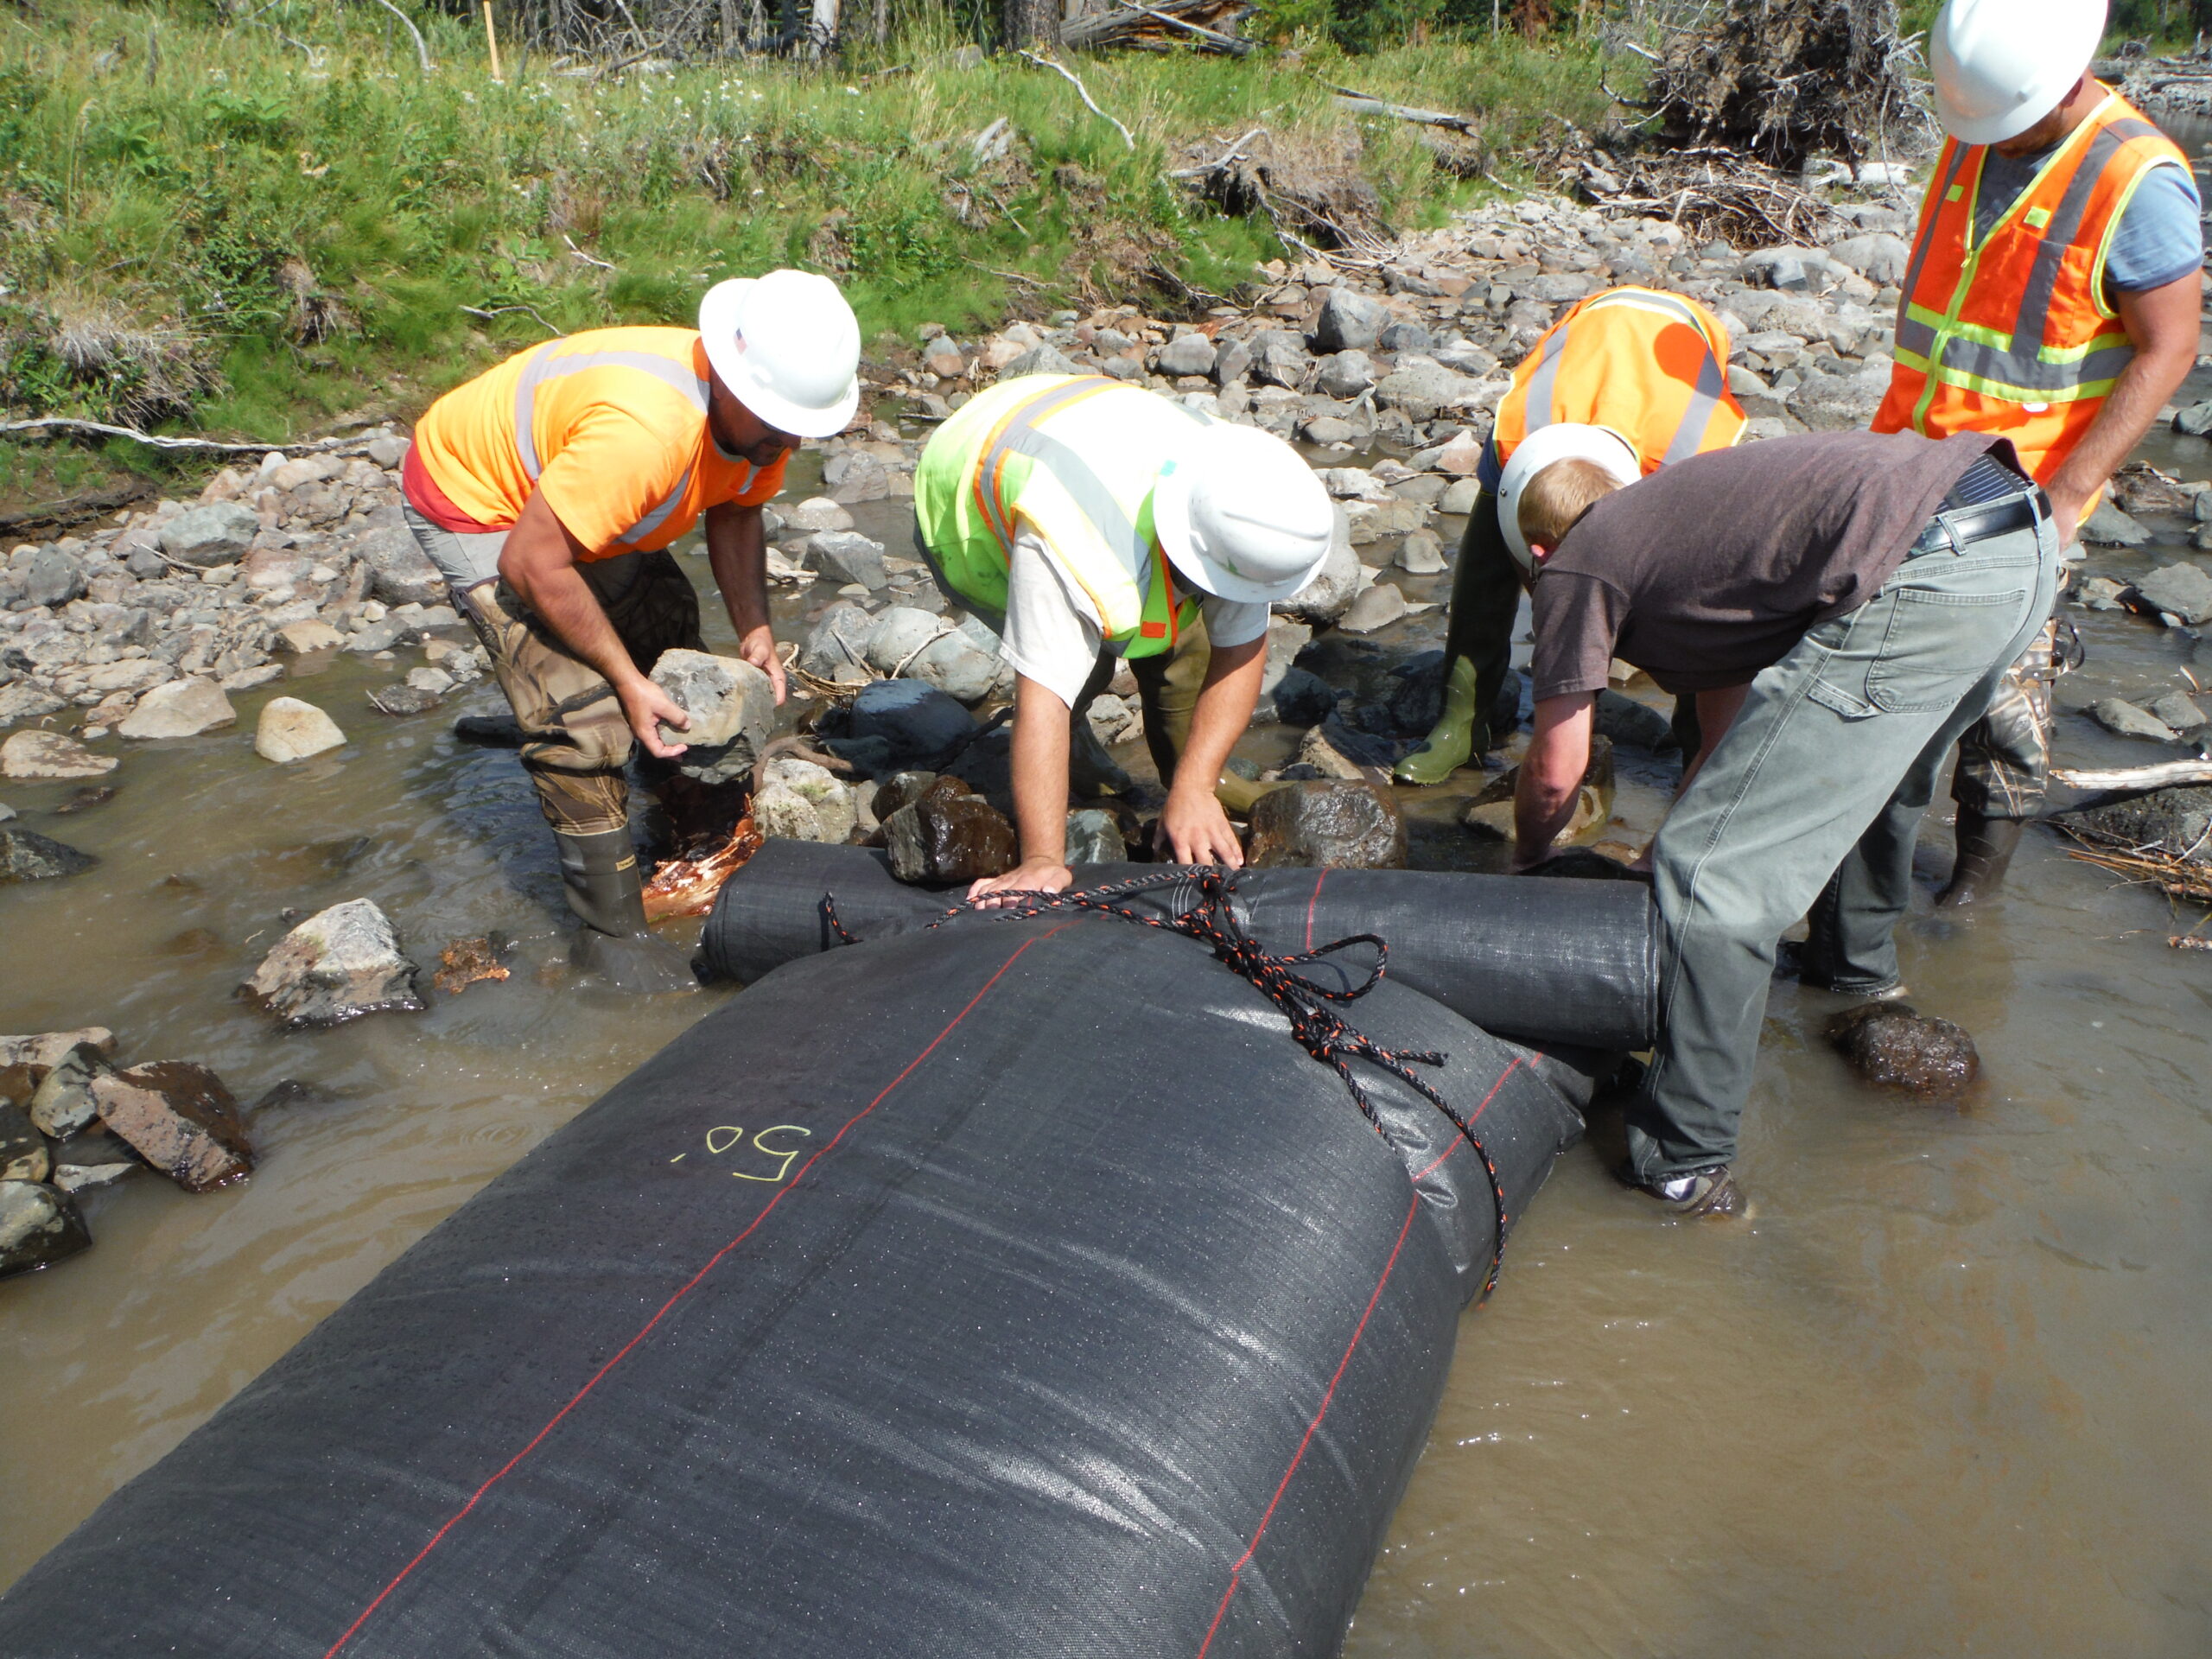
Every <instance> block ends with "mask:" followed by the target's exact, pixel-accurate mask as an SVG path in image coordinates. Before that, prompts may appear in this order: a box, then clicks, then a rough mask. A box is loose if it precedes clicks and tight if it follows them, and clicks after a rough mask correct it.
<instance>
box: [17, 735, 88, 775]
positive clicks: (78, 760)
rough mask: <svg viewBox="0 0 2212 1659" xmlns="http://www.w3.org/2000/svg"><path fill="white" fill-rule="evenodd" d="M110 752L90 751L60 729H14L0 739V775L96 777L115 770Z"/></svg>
mask: <svg viewBox="0 0 2212 1659" xmlns="http://www.w3.org/2000/svg"><path fill="white" fill-rule="evenodd" d="M115 766H116V760H115V757H114V756H113V755H111V754H94V753H92V751H91V750H90V749H88V748H86V747H85V746H84V745H83V744H81V743H79V741H77V740H76V739H75V738H73V737H64V736H63V735H62V734H60V732H41V731H29V732H17V733H16V734H13V735H12V736H10V738H9V739H8V741H6V742H5V743H0V776H4V777H9V778H61V779H67V778H98V777H99V776H101V775H102V774H103V773H105V772H113V771H114V770H115Z"/></svg>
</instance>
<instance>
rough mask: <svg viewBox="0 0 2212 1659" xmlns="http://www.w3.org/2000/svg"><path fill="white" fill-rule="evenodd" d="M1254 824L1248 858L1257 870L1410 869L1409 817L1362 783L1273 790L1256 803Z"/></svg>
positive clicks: (1315, 782) (1334, 781) (1331, 781)
mask: <svg viewBox="0 0 2212 1659" xmlns="http://www.w3.org/2000/svg"><path fill="white" fill-rule="evenodd" d="M1251 824H1252V833H1251V836H1250V840H1249V843H1248V847H1247V851H1246V859H1247V861H1248V862H1249V863H1250V864H1251V865H1252V866H1253V867H1254V868H1258V869H1281V868H1287V867H1305V868H1328V869H1342V870H1402V869H1403V868H1405V867H1406V821H1405V818H1404V817H1403V816H1402V815H1401V814H1400V812H1399V810H1398V807H1397V803H1396V802H1395V801H1394V800H1392V799H1391V798H1389V795H1388V794H1387V793H1386V792H1385V791H1383V790H1381V789H1378V788H1377V787H1376V786H1375V785H1373V784H1370V783H1369V782H1367V781H1366V780H1365V779H1313V780H1312V781H1309V782H1304V783H1294V784H1285V785H1282V786H1281V787H1280V788H1277V789H1271V790H1269V791H1268V792H1267V793H1266V794H1264V795H1262V797H1260V798H1259V800H1258V801H1257V802H1255V804H1253V807H1252V817H1251Z"/></svg>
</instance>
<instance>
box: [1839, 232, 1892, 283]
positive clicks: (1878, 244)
mask: <svg viewBox="0 0 2212 1659" xmlns="http://www.w3.org/2000/svg"><path fill="white" fill-rule="evenodd" d="M1828 257H1829V258H1831V259H1833V260H1834V261H1836V262H1837V263H1838V264H1844V265H1848V266H1849V267H1850V268H1851V269H1852V270H1855V271H1857V272H1858V273H1859V275H1860V276H1861V277H1865V278H1866V280H1867V281H1868V282H1870V283H1873V284H1875V285H1876V286H1877V287H1878V288H1893V287H1895V286H1896V285H1897V284H1898V283H1902V282H1903V281H1904V272H1905V267H1906V266H1907V265H1909V264H1911V263H1912V245H1911V244H1910V243H1909V242H1907V241H1906V240H1905V239H1904V238H1903V237H1901V236H1891V235H1890V234H1889V233H1888V232H1873V233H1872V234H1869V235H1864V236H1848V237H1846V238H1844V239H1843V240H1842V241H1840V242H1838V243H1835V244H1834V245H1831V246H1830V247H1829V249H1828Z"/></svg>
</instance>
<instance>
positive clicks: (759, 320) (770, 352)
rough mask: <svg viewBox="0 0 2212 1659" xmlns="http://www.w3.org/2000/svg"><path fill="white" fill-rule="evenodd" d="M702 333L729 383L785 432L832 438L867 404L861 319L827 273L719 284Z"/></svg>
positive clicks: (777, 274)
mask: <svg viewBox="0 0 2212 1659" xmlns="http://www.w3.org/2000/svg"><path fill="white" fill-rule="evenodd" d="M699 338H700V340H701V341H702V343H703V344H704V345H705V346H706V348H707V361H708V362H709V363H710V364H712V365H714V370H715V374H716V375H717V376H718V377H719V378H721V383H722V384H723V385H726V386H728V388H729V389H730V391H732V392H733V393H734V394H735V395H736V397H737V400H738V401H739V402H740V403H741V404H744V405H745V406H746V407H747V409H749V410H752V411H753V413H754V414H755V415H758V416H760V418H761V419H762V420H764V421H766V423H768V424H769V425H771V426H772V427H774V428H776V429H778V430H779V431H784V432H789V433H791V435H794V436H796V437H801V438H826V437H829V436H831V435H833V434H836V433H838V432H842V431H843V430H844V429H845V424H846V423H847V422H849V421H850V420H851V419H852V418H853V411H854V410H855V409H857V408H859V407H860V401H861V385H860V380H859V378H858V371H859V369H860V363H861V325H860V322H859V320H858V319H856V318H855V316H854V315H853V308H852V307H851V306H849V305H848V304H846V303H845V296H844V295H842V293H840V292H839V291H838V289H837V284H836V283H833V282H831V281H830V280H829V278H828V277H817V276H814V275H812V274H810V272H807V271H804V270H772V271H770V272H769V273H768V274H767V275H766V277H758V278H755V277H739V278H737V279H736V280H734V281H732V282H727V283H715V285H714V286H713V287H712V288H710V289H708V290H707V293H706V297H705V298H704V299H702V300H701V301H700V302H699Z"/></svg>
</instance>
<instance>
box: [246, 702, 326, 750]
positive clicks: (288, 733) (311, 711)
mask: <svg viewBox="0 0 2212 1659" xmlns="http://www.w3.org/2000/svg"><path fill="white" fill-rule="evenodd" d="M345 741H346V734H345V733H343V732H341V731H340V730H339V729H338V722H337V721H334V720H333V719H332V718H331V717H330V716H329V715H326V714H325V713H323V711H322V710H321V709H318V708H316V707H315V704H313V703H311V702H301V701H300V699H299V698H297V697H271V698H270V700H269V701H268V702H265V703H264V704H263V705H262V708H261V718H260V720H259V721H257V723H256V725H255V727H254V731H253V752H254V753H256V754H257V755H259V756H260V757H261V758H262V759H263V760H273V761H274V762H276V763H277V765H278V766H288V765H289V764H290V763H291V762H292V761H295V760H306V759H307V758H308V756H309V755H311V754H321V753H322V752H323V751H324V750H326V749H334V748H337V747H340V745H342V744H343V743H344V742H345Z"/></svg>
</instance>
